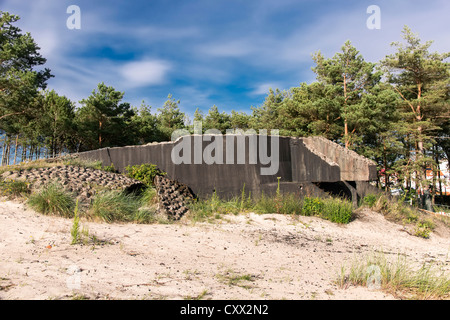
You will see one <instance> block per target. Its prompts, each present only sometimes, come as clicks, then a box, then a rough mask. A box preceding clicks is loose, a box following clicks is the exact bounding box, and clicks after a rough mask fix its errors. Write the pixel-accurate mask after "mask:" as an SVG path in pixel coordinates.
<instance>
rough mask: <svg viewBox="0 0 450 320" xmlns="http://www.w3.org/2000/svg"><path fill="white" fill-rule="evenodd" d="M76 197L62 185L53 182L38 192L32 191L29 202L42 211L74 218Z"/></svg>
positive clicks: (31, 205) (35, 208)
mask: <svg viewBox="0 0 450 320" xmlns="http://www.w3.org/2000/svg"><path fill="white" fill-rule="evenodd" d="M74 199H75V198H74V196H73V195H72V194H70V193H69V192H67V191H65V190H64V189H63V187H62V186H61V185H59V184H57V183H51V184H48V185H46V186H44V187H43V188H42V189H41V190H39V191H38V192H34V193H32V194H31V195H30V196H29V198H28V201H27V203H28V205H29V206H30V207H31V208H33V209H34V210H36V211H38V212H40V213H43V214H46V215H47V214H53V215H60V216H63V217H66V218H72V217H73V214H74V208H75V200H74Z"/></svg>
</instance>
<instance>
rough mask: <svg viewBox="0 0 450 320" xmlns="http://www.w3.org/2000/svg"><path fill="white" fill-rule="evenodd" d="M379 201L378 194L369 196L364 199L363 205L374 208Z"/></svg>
mask: <svg viewBox="0 0 450 320" xmlns="http://www.w3.org/2000/svg"><path fill="white" fill-rule="evenodd" d="M377 200H378V196H377V195H376V194H373V193H371V194H368V195H366V196H365V197H364V198H363V204H364V205H366V206H368V207H369V208H372V207H373V206H374V205H375V203H376V202H377Z"/></svg>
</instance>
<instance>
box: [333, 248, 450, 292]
mask: <svg viewBox="0 0 450 320" xmlns="http://www.w3.org/2000/svg"><path fill="white" fill-rule="evenodd" d="M336 283H337V284H338V286H339V287H340V288H346V287H348V286H349V285H354V286H367V287H368V288H369V289H374V290H383V291H385V292H388V293H390V294H392V295H394V296H396V297H398V298H401V299H420V300H428V299H448V298H449V297H450V278H449V275H448V272H447V273H446V272H445V271H442V270H440V269H439V268H437V266H436V265H433V264H430V263H428V264H423V265H422V266H420V267H414V266H413V265H412V263H411V262H409V261H407V260H406V258H405V257H404V256H400V255H399V256H397V259H396V260H395V261H390V260H388V259H387V258H386V256H385V255H384V254H383V253H377V254H373V255H370V256H368V257H365V258H363V259H360V260H356V259H355V260H354V261H353V262H352V263H351V265H350V266H349V267H345V266H342V267H341V270H340V273H339V274H338V276H337V280H336Z"/></svg>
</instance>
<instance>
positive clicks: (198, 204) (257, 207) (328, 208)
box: [189, 192, 353, 224]
mask: <svg viewBox="0 0 450 320" xmlns="http://www.w3.org/2000/svg"><path fill="white" fill-rule="evenodd" d="M189 209H190V211H191V219H193V220H194V221H205V220H211V219H218V218H220V217H221V215H223V214H238V213H242V212H250V211H251V212H256V213H259V214H266V213H279V214H291V215H304V216H317V217H320V218H323V219H327V220H330V221H332V222H335V223H340V224H346V223H349V222H350V221H351V220H352V218H353V208H352V204H351V202H350V201H348V200H344V199H340V198H327V199H321V198H315V197H304V198H300V197H299V196H298V195H295V194H291V193H287V194H282V193H279V192H277V194H276V195H275V196H266V195H265V194H261V195H260V196H259V197H257V198H253V199H252V198H251V197H250V196H246V195H245V193H244V192H242V195H241V197H234V198H232V199H229V200H226V199H221V198H219V197H218V196H217V194H216V193H214V194H213V195H212V196H211V197H209V198H206V199H202V200H196V201H193V202H192V203H191V204H190V205H189Z"/></svg>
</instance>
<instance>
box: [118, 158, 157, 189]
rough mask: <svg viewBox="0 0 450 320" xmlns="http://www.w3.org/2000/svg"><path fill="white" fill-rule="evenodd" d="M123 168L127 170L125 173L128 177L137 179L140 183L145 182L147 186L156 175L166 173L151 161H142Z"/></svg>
mask: <svg viewBox="0 0 450 320" xmlns="http://www.w3.org/2000/svg"><path fill="white" fill-rule="evenodd" d="M125 170H126V171H127V175H128V176H129V177H130V178H133V179H136V180H139V181H141V182H142V183H144V184H146V185H147V186H152V185H153V179H154V178H155V177H156V176H157V175H164V174H166V173H165V172H162V171H161V170H159V169H158V167H157V166H156V165H154V164H151V163H144V164H141V165H135V166H127V167H126V168H125Z"/></svg>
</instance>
